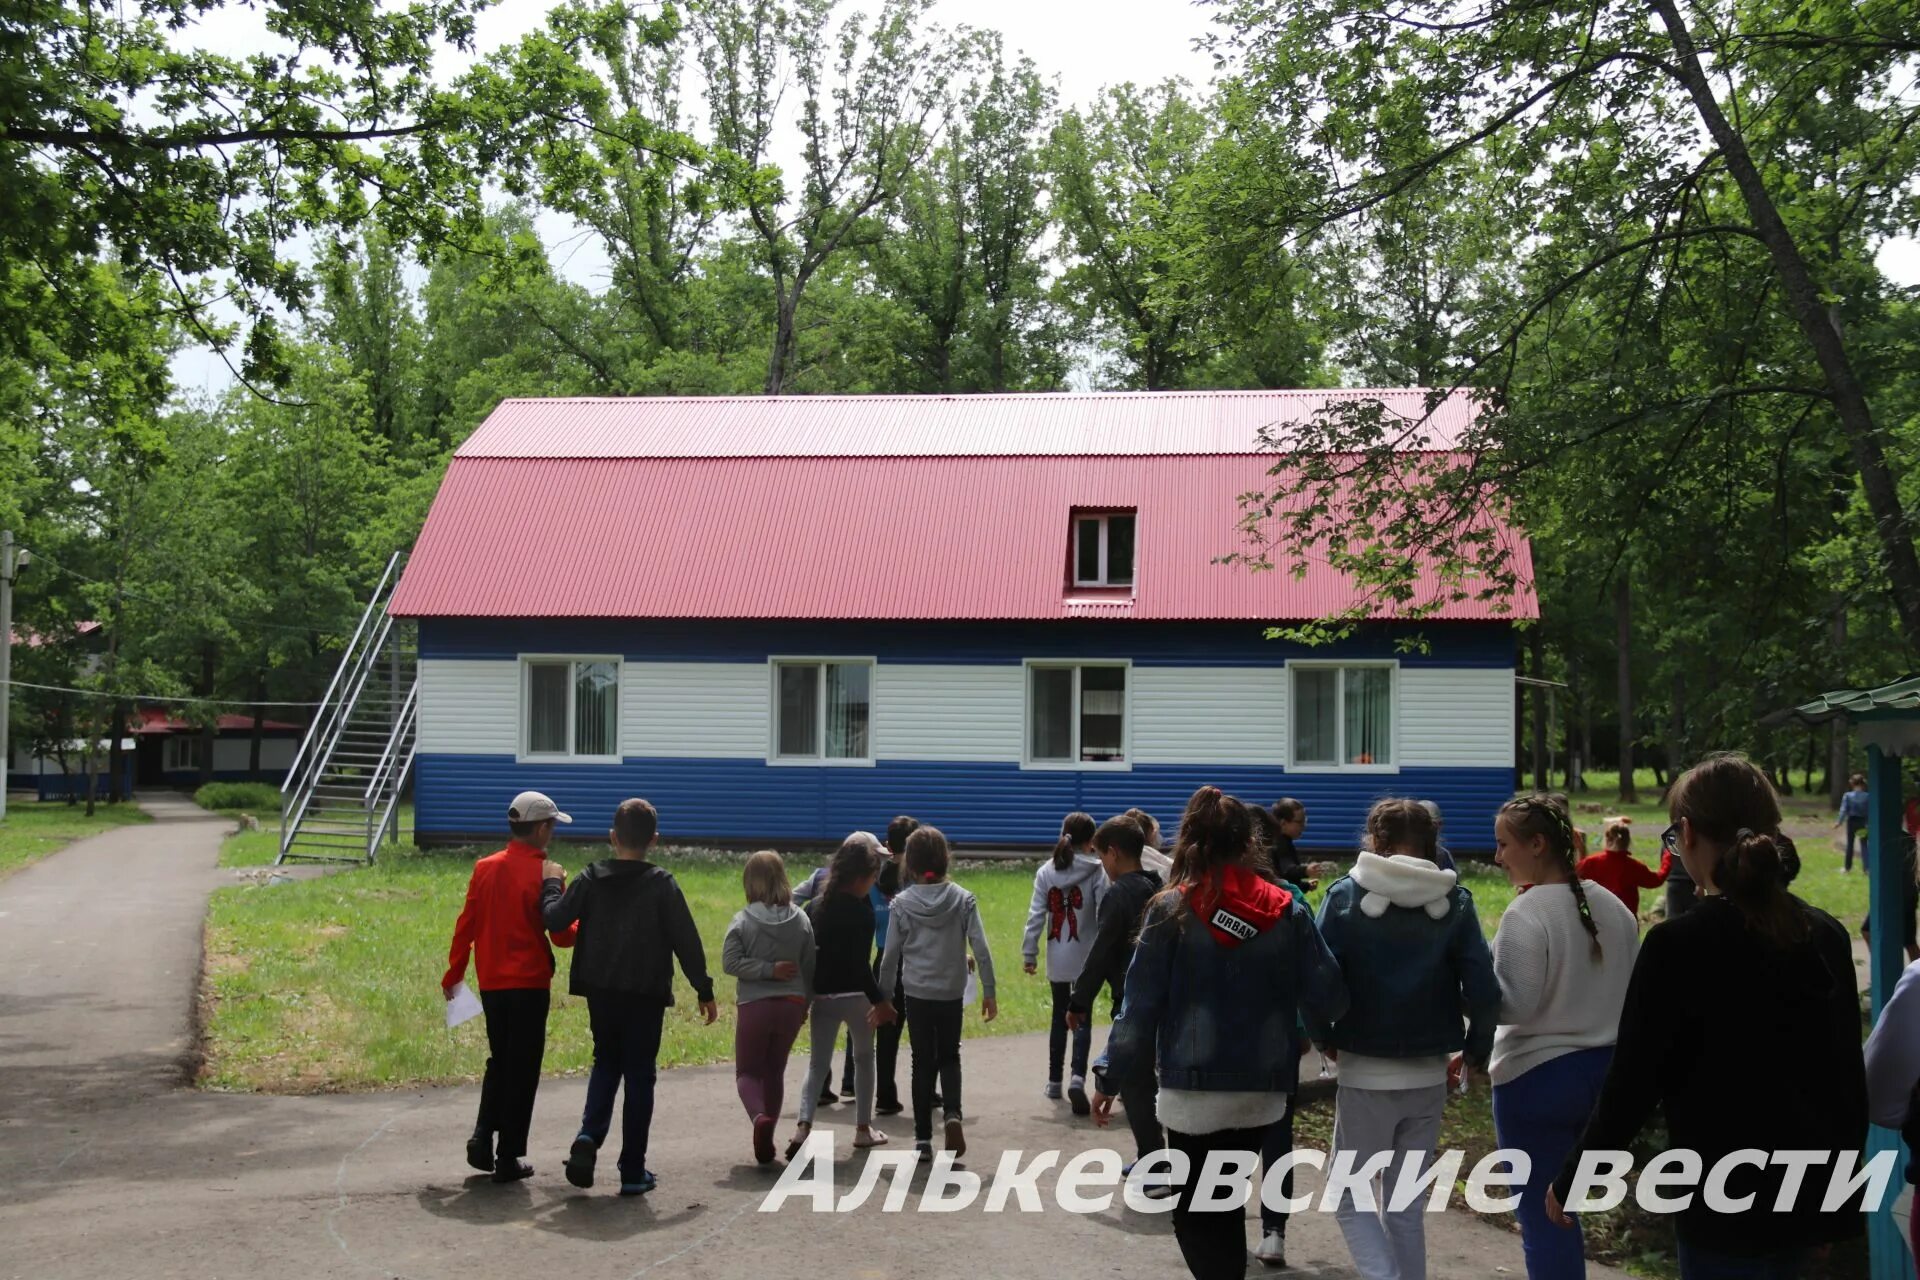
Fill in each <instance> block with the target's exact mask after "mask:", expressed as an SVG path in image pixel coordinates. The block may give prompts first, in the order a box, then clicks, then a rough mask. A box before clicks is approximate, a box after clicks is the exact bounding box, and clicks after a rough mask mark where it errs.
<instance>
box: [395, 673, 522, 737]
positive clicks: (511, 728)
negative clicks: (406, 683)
mask: <svg viewBox="0 0 1920 1280" xmlns="http://www.w3.org/2000/svg"><path fill="white" fill-rule="evenodd" d="M519 721H520V664H519V663H517V662H514V661H512V660H511V659H507V660H489V661H484V662H483V661H476V660H472V659H466V658H422V659H421V660H420V729H419V745H418V748H417V749H418V750H420V751H423V752H432V753H434V754H436V755H468V756H483V755H506V756H510V755H513V754H514V753H515V751H517V750H518V744H519V734H520V724H519Z"/></svg>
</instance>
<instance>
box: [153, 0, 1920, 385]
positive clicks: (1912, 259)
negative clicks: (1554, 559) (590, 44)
mask: <svg viewBox="0 0 1920 1280" xmlns="http://www.w3.org/2000/svg"><path fill="white" fill-rule="evenodd" d="M551 7H552V2H551V0H501V3H499V4H497V5H496V6H495V7H493V8H492V9H489V10H487V11H485V12H483V13H482V14H481V15H480V18H479V22H478V29H477V38H476V42H475V50H474V53H473V54H472V55H471V56H469V55H463V54H460V53H459V52H458V51H456V50H449V51H448V54H447V57H446V58H445V60H444V66H443V68H442V70H443V74H445V75H446V76H449V77H451V76H453V75H457V74H458V73H459V72H460V71H462V70H464V69H465V68H466V67H467V66H468V65H470V64H471V63H472V61H473V60H474V59H475V58H477V57H484V56H485V55H486V54H488V53H490V52H492V51H493V50H495V49H498V48H500V47H502V46H504V45H507V44H510V43H512V42H514V41H516V40H518V39H519V38H520V37H522V36H524V35H526V34H527V33H529V32H531V31H534V30H536V29H537V28H539V26H540V25H541V24H542V22H543V21H544V20H545V17H546V13H547V11H548V9H550V8H551ZM856 7H863V8H865V9H866V10H868V11H871V10H872V9H873V8H875V7H877V6H876V3H875V0H867V2H866V3H865V4H864V5H863V6H856V5H853V4H848V3H846V2H845V0H843V3H842V9H843V10H849V11H850V10H852V9H853V8H856ZM217 12H219V14H220V21H219V23H218V24H217V25H215V26H211V27H205V28H201V29H199V30H197V31H195V32H194V33H193V36H192V38H193V39H196V40H197V41H199V42H200V43H202V44H204V45H205V46H207V47H209V48H211V49H214V50H217V51H219V52H223V53H234V54H238V53H249V52H253V51H255V50H258V49H262V48H264V47H266V46H267V45H268V43H269V42H270V37H269V36H268V35H267V33H266V30H265V27H264V25H263V24H262V23H261V22H260V19H259V13H258V11H257V10H254V9H250V8H243V7H239V6H227V7H225V8H223V9H221V10H218V11H217ZM1214 12H1215V6H1214V5H1212V4H1206V3H1199V4H1196V3H1193V2H1192V0H938V2H937V3H936V4H935V6H934V9H933V12H932V16H931V21H932V22H934V23H935V24H937V25H939V26H942V27H947V28H953V27H957V26H963V25H964V26H971V27H976V28H990V29H993V30H997V31H999V32H1000V33H1001V34H1002V35H1003V36H1004V37H1005V39H1006V46H1007V50H1008V52H1009V54H1013V55H1017V54H1019V53H1025V54H1027V55H1029V56H1030V57H1032V59H1033V60H1034V63H1035V64H1036V65H1037V66H1038V67H1039V68H1040V70H1041V72H1042V74H1044V75H1048V76H1051V77H1053V78H1054V79H1055V82H1056V84H1057V85H1058V88H1059V91H1060V102H1061V105H1062V106H1072V105H1080V104H1085V103H1088V102H1091V101H1093V100H1094V99H1095V98H1097V97H1098V96H1099V94H1100V92H1101V90H1102V89H1104V88H1105V87H1107V86H1109V85H1116V84H1121V83H1124V82H1127V81H1132V82H1134V83H1135V84H1141V85H1145V84H1152V83H1157V82H1159V81H1161V80H1165V79H1167V78H1169V77H1179V78H1182V79H1185V80H1187V81H1188V82H1189V83H1191V84H1193V85H1194V86H1196V87H1204V86H1205V85H1207V84H1208V83H1209V82H1210V81H1211V80H1212V78H1213V75H1214V65H1213V58H1212V55H1211V54H1208V53H1203V52H1201V51H1199V50H1197V49H1196V48H1195V47H1194V46H1195V42H1196V41H1198V40H1200V39H1201V38H1202V37H1204V36H1205V35H1206V34H1207V33H1208V31H1209V30H1210V29H1211V26H1212V15H1213V13H1214ZM539 226H540V231H541V234H542V236H543V238H544V239H545V240H546V241H547V243H548V245H549V248H550V249H551V251H552V255H553V260H554V263H555V265H556V267H557V269H558V270H559V271H560V272H561V274H562V275H564V276H566V277H567V278H568V279H571V280H574V281H576V282H578V283H580V284H582V285H586V286H589V287H596V288H597V287H600V286H601V285H603V284H604V276H605V271H606V259H605V256H604V254H603V253H602V252H601V251H600V249H599V248H598V246H597V245H596V244H595V243H594V241H593V238H592V237H591V236H585V235H581V234H580V233H579V231H578V229H577V228H576V227H575V226H574V225H572V224H571V223H570V222H569V220H567V219H565V218H562V217H560V216H558V215H553V214H547V215H543V216H542V218H541V220H540V223H539ZM1880 264H1881V269H1882V270H1884V271H1885V272H1886V273H1887V274H1888V275H1889V276H1890V277H1892V278H1893V279H1894V280H1896V281H1899V282H1901V283H1909V284H1910V283H1920V243H1916V242H1915V241H1913V240H1900V241H1894V242H1890V243H1889V244H1888V245H1887V246H1886V247H1885V248H1884V249H1883V250H1882V252H1881V254H1880ZM174 374H175V378H176V381H177V382H178V384H179V385H180V387H181V389H182V390H183V391H189V392H191V391H202V390H204V391H207V392H219V391H221V390H224V389H225V388H226V387H227V385H228V384H229V383H230V382H231V381H232V379H231V375H230V374H229V372H228V370H227V368H226V366H225V364H224V363H223V362H222V361H221V360H220V359H219V358H218V357H217V356H215V355H214V354H213V353H212V352H211V351H208V350H206V349H204V348H193V349H190V350H188V351H184V352H182V353H181V354H180V355H179V356H178V357H177V358H176V359H175V360H174Z"/></svg>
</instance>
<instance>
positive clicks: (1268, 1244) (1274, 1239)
mask: <svg viewBox="0 0 1920 1280" xmlns="http://www.w3.org/2000/svg"><path fill="white" fill-rule="evenodd" d="M1253 1256H1254V1257H1255V1258H1256V1259H1258V1260H1259V1261H1260V1262H1263V1263H1265V1264H1266V1265H1267V1266H1269V1267H1284V1266H1286V1265H1287V1238H1286V1237H1285V1236H1283V1235H1281V1234H1280V1233H1279V1232H1278V1231H1269V1232H1267V1234H1265V1235H1263V1236H1261V1237H1260V1247H1259V1248H1258V1249H1255V1250H1254V1251H1253Z"/></svg>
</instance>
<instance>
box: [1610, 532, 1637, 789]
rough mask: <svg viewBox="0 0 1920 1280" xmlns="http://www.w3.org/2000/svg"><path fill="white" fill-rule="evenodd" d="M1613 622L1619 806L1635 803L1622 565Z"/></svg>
mask: <svg viewBox="0 0 1920 1280" xmlns="http://www.w3.org/2000/svg"><path fill="white" fill-rule="evenodd" d="M1613 621H1614V627H1615V641H1614V642H1615V645H1616V647H1617V648H1618V650H1619V655H1620V803H1621V804H1639V803H1640V793H1639V792H1638V791H1637V790H1635V788H1634V785H1633V662H1632V654H1633V586H1632V583H1631V582H1630V581H1629V580H1628V576H1627V569H1626V566H1625V565H1622V566H1621V568H1620V579H1619V581H1618V582H1616V583H1614V587H1613Z"/></svg>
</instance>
